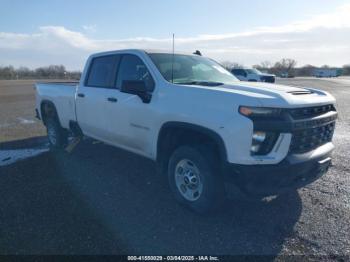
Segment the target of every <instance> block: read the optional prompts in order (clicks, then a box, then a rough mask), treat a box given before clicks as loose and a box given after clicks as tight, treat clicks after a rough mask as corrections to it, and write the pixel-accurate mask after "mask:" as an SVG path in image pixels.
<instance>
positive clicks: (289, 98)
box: [216, 82, 335, 108]
mask: <svg viewBox="0 0 350 262" xmlns="http://www.w3.org/2000/svg"><path fill="white" fill-rule="evenodd" d="M216 89H218V90H219V89H220V90H222V91H227V92H230V93H231V92H233V93H235V92H244V93H246V95H249V96H252V97H255V98H257V99H258V100H259V101H260V103H261V105H262V106H269V107H287V108H288V107H303V106H313V105H321V104H327V103H334V102H335V99H334V97H333V96H331V95H330V94H329V93H327V92H325V91H321V90H317V89H313V88H308V87H299V86H287V85H276V84H269V83H264V82H237V83H234V84H230V85H222V86H218V87H216Z"/></svg>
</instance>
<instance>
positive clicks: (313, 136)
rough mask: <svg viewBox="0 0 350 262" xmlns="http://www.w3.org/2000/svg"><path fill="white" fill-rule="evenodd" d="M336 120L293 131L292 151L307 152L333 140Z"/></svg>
mask: <svg viewBox="0 0 350 262" xmlns="http://www.w3.org/2000/svg"><path fill="white" fill-rule="evenodd" d="M334 128H335V122H332V123H329V124H327V125H324V126H319V127H315V128H309V129H303V130H298V131H294V132H293V133H292V142H291V146H290V152H291V153H299V154H300V153H305V152H308V151H311V150H313V149H316V148H317V147H319V146H321V145H324V144H326V143H328V142H330V141H332V138H333V133H334Z"/></svg>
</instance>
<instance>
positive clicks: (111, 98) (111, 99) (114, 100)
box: [107, 97, 118, 103]
mask: <svg viewBox="0 0 350 262" xmlns="http://www.w3.org/2000/svg"><path fill="white" fill-rule="evenodd" d="M107 100H108V102H112V103H116V102H118V99H116V98H115V97H108V98H107Z"/></svg>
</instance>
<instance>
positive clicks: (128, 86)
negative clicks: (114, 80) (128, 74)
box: [120, 80, 152, 104]
mask: <svg viewBox="0 0 350 262" xmlns="http://www.w3.org/2000/svg"><path fill="white" fill-rule="evenodd" d="M120 92H123V93H128V94H133V95H137V96H138V97H140V98H141V100H142V102H144V103H146V104H148V103H149V102H151V98H152V95H151V94H150V93H148V91H147V87H146V83H145V81H142V80H124V81H123V82H122V86H121V88H120Z"/></svg>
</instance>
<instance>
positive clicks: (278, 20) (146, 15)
mask: <svg viewBox="0 0 350 262" xmlns="http://www.w3.org/2000/svg"><path fill="white" fill-rule="evenodd" d="M173 33H174V34H175V49H176V50H177V51H184V52H193V51H195V50H200V51H201V52H202V53H203V54H204V55H205V56H208V57H211V58H213V59H215V60H217V61H219V62H223V61H232V62H237V63H240V64H243V65H245V66H251V65H254V64H259V63H260V62H262V61H271V62H275V61H278V60H280V59H281V58H293V59H296V60H297V62H298V64H297V65H298V66H303V65H305V64H313V65H316V66H321V65H324V64H328V65H331V66H342V65H344V64H350V0H347V1H345V0H332V1H331V0H307V1H306V0H293V1H290V0H289V1H285V0H279V1H276V0H264V1H262V0H250V1H236V0H148V1H146V0H123V1H122V0H100V1H90V0H84V1H83V0H71V1H68V0H59V1H57V0H32V1H24V0H0V66H5V65H10V64H11V65H14V66H15V67H19V66H26V67H29V68H35V67H39V66H46V65H50V64H63V65H65V66H66V68H67V69H70V70H82V68H83V66H84V63H85V60H86V58H87V56H88V55H89V54H91V53H94V52H99V51H105V50H116V49H128V48H142V49H165V50H169V51H170V50H171V47H172V44H171V39H172V34H173Z"/></svg>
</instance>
